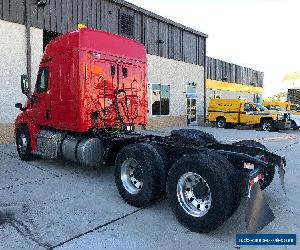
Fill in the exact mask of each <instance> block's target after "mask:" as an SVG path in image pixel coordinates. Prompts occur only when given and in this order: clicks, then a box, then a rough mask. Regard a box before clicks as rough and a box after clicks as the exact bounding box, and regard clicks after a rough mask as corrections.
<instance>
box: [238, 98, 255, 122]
mask: <svg viewBox="0 0 300 250" xmlns="http://www.w3.org/2000/svg"><path fill="white" fill-rule="evenodd" d="M254 116H255V107H254V106H253V105H252V104H251V103H245V104H244V105H243V106H242V107H241V113H240V123H242V124H253V123H254Z"/></svg>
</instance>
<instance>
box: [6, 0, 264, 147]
mask: <svg viewBox="0 0 300 250" xmlns="http://www.w3.org/2000/svg"><path fill="white" fill-rule="evenodd" d="M78 24H84V25H86V26H87V27H90V28H95V29H102V30H106V31H109V32H113V33H116V34H120V35H122V36H126V37H129V38H132V39H135V40H137V41H140V42H142V43H143V44H144V45H145V46H146V48H147V58H148V71H149V72H148V81H149V98H148V99H149V107H148V108H149V115H150V117H149V121H150V122H149V127H165V126H184V125H187V124H199V123H202V122H203V121H204V120H205V115H206V110H207V100H208V98H209V97H210V96H211V95H212V94H211V93H212V91H215V90H218V91H219V88H220V87H219V85H220V84H221V85H224V84H225V85H226V83H224V79H225V78H224V74H225V75H226V73H224V74H223V73H220V72H221V71H220V70H221V68H220V66H217V65H219V63H220V62H219V61H218V60H215V59H210V58H208V59H207V61H208V64H206V63H205V62H206V38H207V35H205V34H203V33H202V32H199V31H196V30H193V29H191V28H188V27H185V26H183V25H181V24H179V23H176V22H173V21H171V20H168V19H166V18H163V17H161V16H159V15H156V14H154V13H152V12H149V11H147V10H145V9H142V8H139V7H137V6H135V5H133V4H130V3H127V2H125V1H123V0H0V37H1V40H0V91H1V98H0V142H5V141H11V140H12V135H13V128H14V126H13V122H14V119H15V117H16V115H17V113H18V112H19V111H18V110H17V109H16V108H14V104H15V103H16V102H24V101H25V97H24V96H23V95H22V94H21V91H20V86H19V82H20V75H21V74H27V75H28V76H30V78H29V79H31V83H32V88H34V84H35V79H36V75H37V70H38V65H39V61H40V58H41V56H42V53H43V50H44V48H45V46H46V45H47V43H49V42H50V41H51V40H52V39H53V38H55V37H56V36H58V35H60V34H62V33H65V32H68V31H73V30H76V29H77V25H78ZM224 63H225V62H224ZM214 64H215V65H216V66H214ZM221 64H222V63H221ZM221 64H220V65H221ZM205 65H206V67H205ZM226 65H227V64H226ZM228 65H229V67H232V68H231V69H234V67H235V68H238V67H239V66H234V65H231V64H228ZM228 65H227V66H228ZM227 66H225V67H224V72H227V71H226V70H227V68H226V67H227ZM205 71H207V74H206V73H205ZM222 72H223V66H222ZM230 72H231V71H230ZM232 72H237V73H232V74H229V75H228V76H229V78H226V79H227V80H228V81H233V80H232V79H233V78H234V74H236V77H237V76H238V74H239V71H235V70H233V71H232ZM243 72H244V71H243ZM251 72H252V73H253V72H254V71H251ZM205 75H207V77H208V80H207V86H206V81H205ZM253 75H255V73H253ZM257 77H258V78H257V79H259V80H257V83H258V81H261V78H260V77H261V76H258V75H257ZM243 79H244V78H243ZM216 81H218V83H216ZM236 81H238V78H236ZM236 81H235V82H236ZM250 82H252V80H249V83H250ZM243 83H244V82H241V84H243ZM216 84H217V88H216ZM213 93H214V92H213ZM228 93H231V92H228ZM232 93H233V92H232Z"/></svg>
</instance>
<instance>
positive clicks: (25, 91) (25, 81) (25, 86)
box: [21, 75, 30, 96]
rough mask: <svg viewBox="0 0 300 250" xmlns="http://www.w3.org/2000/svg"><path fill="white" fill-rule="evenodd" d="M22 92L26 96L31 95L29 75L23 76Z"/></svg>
mask: <svg viewBox="0 0 300 250" xmlns="http://www.w3.org/2000/svg"><path fill="white" fill-rule="evenodd" d="M21 90H22V93H23V94H24V95H26V96H28V95H29V94H30V88H29V83H28V77H27V75H21Z"/></svg>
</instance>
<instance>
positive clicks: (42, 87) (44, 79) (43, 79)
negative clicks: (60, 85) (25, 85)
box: [36, 67, 49, 93]
mask: <svg viewBox="0 0 300 250" xmlns="http://www.w3.org/2000/svg"><path fill="white" fill-rule="evenodd" d="M48 76H49V69H48V67H43V68H40V70H39V73H38V77H37V81H36V91H37V92H38V93H42V92H45V91H47V90H48V78H49V77H48Z"/></svg>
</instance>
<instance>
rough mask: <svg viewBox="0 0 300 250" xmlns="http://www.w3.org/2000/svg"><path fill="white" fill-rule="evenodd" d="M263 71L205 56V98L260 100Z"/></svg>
mask: <svg viewBox="0 0 300 250" xmlns="http://www.w3.org/2000/svg"><path fill="white" fill-rule="evenodd" d="M263 79H264V73H263V72H260V71H257V70H253V69H250V68H246V67H243V66H240V65H236V64H233V63H228V62H225V61H222V60H219V59H214V58H210V57H207V58H206V88H207V98H208V99H211V98H239V97H240V98H247V99H249V100H251V101H255V102H259V101H262V92H263Z"/></svg>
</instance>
